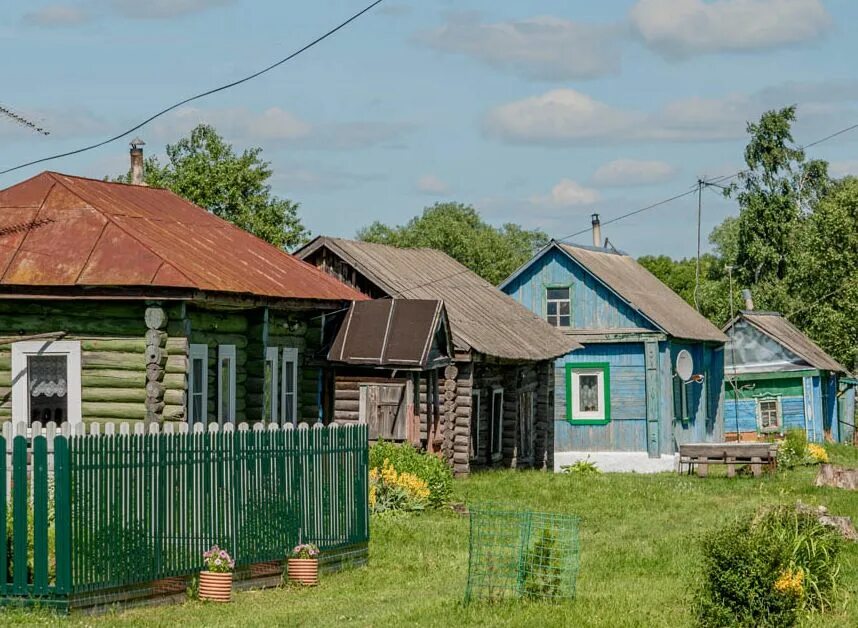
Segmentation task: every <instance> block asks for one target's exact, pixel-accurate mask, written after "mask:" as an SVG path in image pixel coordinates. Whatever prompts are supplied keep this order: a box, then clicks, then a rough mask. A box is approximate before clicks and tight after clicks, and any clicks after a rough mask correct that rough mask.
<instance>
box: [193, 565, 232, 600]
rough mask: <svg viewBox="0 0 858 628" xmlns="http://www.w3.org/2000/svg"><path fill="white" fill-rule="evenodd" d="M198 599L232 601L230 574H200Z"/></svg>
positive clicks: (207, 572)
mask: <svg viewBox="0 0 858 628" xmlns="http://www.w3.org/2000/svg"><path fill="white" fill-rule="evenodd" d="M200 599H201V600H209V601H210V602H229V601H230V600H231V599H232V573H215V572H213V571H201V572H200Z"/></svg>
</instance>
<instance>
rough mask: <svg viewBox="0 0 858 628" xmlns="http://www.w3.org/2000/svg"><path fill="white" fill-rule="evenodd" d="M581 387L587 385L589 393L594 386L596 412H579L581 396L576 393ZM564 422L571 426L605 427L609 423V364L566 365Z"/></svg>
mask: <svg viewBox="0 0 858 628" xmlns="http://www.w3.org/2000/svg"><path fill="white" fill-rule="evenodd" d="M584 378H587V379H586V380H585V379H584ZM583 385H588V387H589V388H590V389H591V391H592V388H593V386H594V385H595V387H596V391H595V394H596V399H598V405H597V407H596V410H590V411H587V410H584V411H582V410H581V406H580V401H581V399H580V397H581V395H580V394H579V392H578V391H580V388H581V387H582V386H583ZM591 401H592V399H591ZM576 407H577V409H576ZM566 420H567V421H569V423H571V424H573V425H607V424H608V423H610V422H611V365H610V363H609V362H570V363H567V364H566Z"/></svg>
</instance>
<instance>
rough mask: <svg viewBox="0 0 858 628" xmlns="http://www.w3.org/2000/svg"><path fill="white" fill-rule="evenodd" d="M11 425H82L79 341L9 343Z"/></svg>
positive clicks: (24, 341)
mask: <svg viewBox="0 0 858 628" xmlns="http://www.w3.org/2000/svg"><path fill="white" fill-rule="evenodd" d="M12 421H13V422H15V423H26V424H27V425H28V426H29V425H32V423H33V421H40V422H41V423H43V424H44V423H47V422H48V421H53V422H54V423H57V424H60V423H71V424H74V423H80V422H81V421H82V417H81V392H80V342H79V341H77V340H46V341H43V340H23V341H21V342H13V343H12Z"/></svg>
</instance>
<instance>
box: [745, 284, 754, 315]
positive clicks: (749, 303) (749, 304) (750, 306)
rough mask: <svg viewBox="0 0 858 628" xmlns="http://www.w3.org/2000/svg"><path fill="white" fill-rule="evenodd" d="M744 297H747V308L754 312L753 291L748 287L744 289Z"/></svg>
mask: <svg viewBox="0 0 858 628" xmlns="http://www.w3.org/2000/svg"><path fill="white" fill-rule="evenodd" d="M742 298H743V299H745V310H746V311H748V312H752V311H753V310H754V299H753V298H752V297H751V291H750V290H748V289H747V288H745V289H744V290H742Z"/></svg>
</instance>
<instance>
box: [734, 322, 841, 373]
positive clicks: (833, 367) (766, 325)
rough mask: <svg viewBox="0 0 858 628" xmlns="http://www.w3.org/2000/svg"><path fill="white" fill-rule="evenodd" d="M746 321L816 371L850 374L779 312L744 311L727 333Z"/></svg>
mask: <svg viewBox="0 0 858 628" xmlns="http://www.w3.org/2000/svg"><path fill="white" fill-rule="evenodd" d="M742 318H743V319H745V320H746V321H748V323H750V324H751V325H753V326H754V327H756V328H757V329H759V330H760V331H761V332H763V333H764V334H766V335H767V336H768V337H769V338H771V339H772V340H774V341H775V342H778V343H780V344H782V345H783V346H784V347H786V348H787V349H789V350H790V351H792V352H793V353H794V354H795V355H797V356H798V357H800V358H801V359H802V360H804V361H805V362H807V363H808V364H809V365H810V366H812V367H813V368H815V369H820V370H822V371H834V372H839V373H848V370H847V369H846V367H845V366H843V365H842V364H840V363H839V362H838V361H837V360H835V359H834V358H832V357H831V356H830V355H828V354H827V353H826V352H825V351H824V350H823V349H822V348H821V347H820V346H819V345H818V344H816V343H815V342H813V340H811V339H810V338H808V337H807V335H805V334H804V333H803V332H802V331H801V330H799V329H798V328H797V327H796V326H795V325H793V324H792V323H790V322H789V321H788V320H787V319H785V318H784V317H783V316H781V315H780V314H779V313H778V312H757V311H753V310H751V311H748V310H743V311H742V312H741V313H740V314H739V316H738V317H737V318H736V319H735V320H733V321H731V322H730V323H728V324H727V326H726V327H725V328H724V330H725V331H727V330H728V329H729V328H730V327H731V326H732V325H734V324H735V323H736V322H737V321H738V320H739V319H742Z"/></svg>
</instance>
